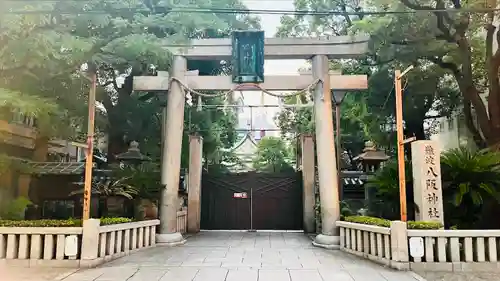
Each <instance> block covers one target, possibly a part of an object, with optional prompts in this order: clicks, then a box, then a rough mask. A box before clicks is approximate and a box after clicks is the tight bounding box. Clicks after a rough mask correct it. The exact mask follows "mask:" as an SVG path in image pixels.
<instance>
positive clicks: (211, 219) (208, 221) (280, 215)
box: [201, 172, 303, 230]
mask: <svg viewBox="0 0 500 281" xmlns="http://www.w3.org/2000/svg"><path fill="white" fill-rule="evenodd" d="M240 196H242V197H246V198H238V197H240ZM302 210H303V207H302V178H301V173H298V172H291V173H290V172H288V173H276V174H267V173H256V172H247V173H239V174H223V175H210V174H204V175H203V180H202V198H201V228H202V229H224V230H247V229H248V230H249V229H255V230H301V229H302V216H303V213H302Z"/></svg>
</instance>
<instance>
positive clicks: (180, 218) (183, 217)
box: [177, 209, 187, 234]
mask: <svg viewBox="0 0 500 281" xmlns="http://www.w3.org/2000/svg"><path fill="white" fill-rule="evenodd" d="M177 231H179V232H180V233H181V234H185V233H186V232H187V210H186V209H183V210H182V211H177Z"/></svg>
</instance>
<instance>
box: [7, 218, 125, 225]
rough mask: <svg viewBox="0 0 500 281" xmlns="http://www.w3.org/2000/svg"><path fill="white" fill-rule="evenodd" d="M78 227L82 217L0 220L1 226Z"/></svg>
mask: <svg viewBox="0 0 500 281" xmlns="http://www.w3.org/2000/svg"><path fill="white" fill-rule="evenodd" d="M100 220H101V225H111V224H120V223H127V222H132V219H129V218H100ZM1 226H3V227H78V226H82V220H80V219H67V220H0V227H1Z"/></svg>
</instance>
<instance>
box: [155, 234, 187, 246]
mask: <svg viewBox="0 0 500 281" xmlns="http://www.w3.org/2000/svg"><path fill="white" fill-rule="evenodd" d="M185 243H186V239H184V237H183V236H182V234H180V233H179V232H174V233H162V234H156V244H157V246H171V247H173V246H179V245H183V244H185Z"/></svg>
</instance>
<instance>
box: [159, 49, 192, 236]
mask: <svg viewBox="0 0 500 281" xmlns="http://www.w3.org/2000/svg"><path fill="white" fill-rule="evenodd" d="M186 71H187V60H186V58H185V57H183V56H175V57H174V61H173V64H172V70H171V72H172V73H171V76H172V77H176V78H177V79H182V80H184V77H185V75H186ZM184 103H185V96H184V92H183V89H182V88H181V86H180V85H179V83H172V84H171V86H170V89H169V93H168V100H167V107H166V113H165V111H164V112H163V114H164V118H166V119H164V120H165V121H166V124H163V130H162V134H163V139H164V141H163V143H162V145H163V149H162V161H161V185H162V189H161V203H160V212H159V213H160V233H159V234H157V235H156V243H160V244H164V245H171V246H175V245H180V244H184V243H185V242H186V240H185V239H184V238H183V237H182V234H181V233H180V232H178V230H177V208H178V201H177V193H178V192H179V178H180V171H181V150H182V136H183V131H184Z"/></svg>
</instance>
